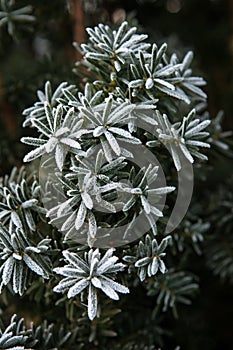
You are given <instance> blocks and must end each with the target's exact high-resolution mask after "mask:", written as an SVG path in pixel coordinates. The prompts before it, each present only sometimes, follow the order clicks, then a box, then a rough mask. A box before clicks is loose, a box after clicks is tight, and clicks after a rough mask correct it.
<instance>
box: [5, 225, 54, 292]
mask: <svg viewBox="0 0 233 350" xmlns="http://www.w3.org/2000/svg"><path fill="white" fill-rule="evenodd" d="M50 241H51V240H50V239H43V240H42V241H40V242H39V243H38V244H37V245H35V244H34V243H32V242H31V241H30V240H29V239H28V238H27V237H26V236H25V234H24V232H23V231H22V230H21V229H16V230H12V229H8V230H7V229H6V228H5V227H4V226H2V225H0V250H1V252H0V256H1V262H2V263H1V267H0V274H1V285H0V288H1V290H2V288H3V287H4V286H7V285H8V284H10V285H11V286H12V288H13V292H14V293H15V294H19V295H23V293H24V291H25V290H26V289H27V287H28V284H29V282H30V275H31V273H35V274H36V275H38V276H41V277H42V278H43V279H49V276H50V275H51V272H52V264H51V261H50V258H49V256H48V251H49V249H50V246H49V244H50Z"/></svg>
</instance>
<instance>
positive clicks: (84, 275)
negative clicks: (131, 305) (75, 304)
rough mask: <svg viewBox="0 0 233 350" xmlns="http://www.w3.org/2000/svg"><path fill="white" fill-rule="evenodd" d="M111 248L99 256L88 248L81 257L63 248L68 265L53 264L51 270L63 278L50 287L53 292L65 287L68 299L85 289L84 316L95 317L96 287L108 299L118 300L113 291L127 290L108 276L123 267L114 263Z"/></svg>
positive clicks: (96, 303)
mask: <svg viewBox="0 0 233 350" xmlns="http://www.w3.org/2000/svg"><path fill="white" fill-rule="evenodd" d="M113 251H114V249H109V250H108V251H107V252H106V253H105V255H104V256H103V257H102V258H101V254H100V253H99V250H98V249H96V250H95V251H93V250H90V251H89V252H88V253H86V254H85V257H84V259H85V260H83V259H81V258H80V257H79V256H78V255H77V254H75V253H70V252H69V251H64V252H63V256H64V258H65V259H66V260H67V262H68V265H65V266H64V267H57V268H55V269H54V271H55V272H56V273H57V274H60V275H62V276H64V277H65V278H64V279H63V280H62V281H61V282H60V283H59V284H58V285H57V286H56V287H55V288H54V291H55V292H58V293H63V292H65V291H67V290H68V294H67V297H68V298H72V297H74V296H76V295H78V294H80V293H81V292H82V291H83V290H85V289H86V288H88V317H89V318H90V319H91V320H93V319H94V318H95V317H96V316H97V307H98V299H97V290H98V289H100V290H102V292H104V293H105V294H106V295H107V296H108V297H109V298H111V299H113V300H119V296H118V294H117V293H124V294H125V293H129V289H128V288H127V287H125V286H123V285H121V284H119V283H118V282H115V281H114V280H113V279H112V278H110V277H109V276H112V274H116V273H117V272H119V271H122V270H123V269H124V264H122V263H117V260H118V257H116V256H113Z"/></svg>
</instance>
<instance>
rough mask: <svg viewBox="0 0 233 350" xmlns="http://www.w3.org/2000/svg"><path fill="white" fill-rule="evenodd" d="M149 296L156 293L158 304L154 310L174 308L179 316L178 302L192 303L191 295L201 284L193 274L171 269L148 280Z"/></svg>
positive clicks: (174, 311) (175, 315)
mask: <svg viewBox="0 0 233 350" xmlns="http://www.w3.org/2000/svg"><path fill="white" fill-rule="evenodd" d="M145 286H146V289H147V294H148V296H154V295H156V298H157V300H156V303H157V306H156V307H155V309H154V312H155V313H157V312H158V310H159V309H160V308H161V309H162V311H163V312H165V311H167V310H168V309H169V308H171V309H172V312H173V315H174V317H176V318H177V317H178V313H177V304H179V303H181V304H185V305H190V304H191V300H190V297H192V296H193V295H195V293H196V292H197V290H198V288H199V285H198V284H197V283H196V278H195V277H194V276H193V275H192V274H188V273H186V272H184V271H179V272H176V271H174V269H170V270H169V271H168V272H167V273H166V274H162V275H158V277H156V278H155V279H154V280H153V279H150V280H148V283H147V284H146V285H145Z"/></svg>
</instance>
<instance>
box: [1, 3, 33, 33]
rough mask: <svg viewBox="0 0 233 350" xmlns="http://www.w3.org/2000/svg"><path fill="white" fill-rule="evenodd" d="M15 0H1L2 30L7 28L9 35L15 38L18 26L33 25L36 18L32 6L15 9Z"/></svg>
mask: <svg viewBox="0 0 233 350" xmlns="http://www.w3.org/2000/svg"><path fill="white" fill-rule="evenodd" d="M14 3H15V1H14V0H1V2H0V10H1V11H0V28H1V27H3V26H7V31H8V34H9V35H11V36H13V37H15V35H16V32H17V30H16V28H17V25H18V24H21V23H23V24H25V23H32V22H34V21H35V19H36V18H35V17H34V16H32V14H31V13H32V10H33V8H32V6H24V7H21V8H17V9H15V8H14V7H15V6H14Z"/></svg>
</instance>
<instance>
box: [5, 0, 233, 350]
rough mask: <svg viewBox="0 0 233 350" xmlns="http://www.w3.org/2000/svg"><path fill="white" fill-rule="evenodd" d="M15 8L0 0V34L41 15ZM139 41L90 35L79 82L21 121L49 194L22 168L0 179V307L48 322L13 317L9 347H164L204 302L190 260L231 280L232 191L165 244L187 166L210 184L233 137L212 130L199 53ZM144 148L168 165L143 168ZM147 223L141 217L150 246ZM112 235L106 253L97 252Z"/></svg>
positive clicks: (48, 94) (130, 31)
mask: <svg viewBox="0 0 233 350" xmlns="http://www.w3.org/2000/svg"><path fill="white" fill-rule="evenodd" d="M11 5H12V2H7V1H2V2H1V6H2V8H3V11H2V12H0V17H1V18H2V19H1V20H0V21H1V22H0V23H1V24H2V25H7V26H8V32H9V34H10V35H13V34H14V26H15V24H16V23H17V24H18V22H21V21H28V22H29V21H30V22H31V21H34V17H33V16H32V15H31V7H24V8H21V9H14V7H11ZM17 28H18V27H17ZM136 32H137V28H136V27H131V26H130V25H129V24H128V23H127V22H123V23H122V24H121V25H120V26H119V28H117V29H115V30H113V29H111V28H110V26H108V25H104V24H99V25H98V26H96V27H94V28H93V29H91V28H88V29H87V33H88V35H89V38H88V40H87V43H86V44H81V46H80V47H78V48H79V49H80V50H81V52H82V54H83V59H82V60H81V61H80V62H78V63H77V64H76V68H75V73H76V74H77V75H78V77H79V81H78V82H77V83H76V84H70V83H68V82H67V81H68V79H66V80H67V81H65V82H59V83H58V84H57V87H55V88H54V86H55V84H54V83H53V84H52V83H51V82H50V81H47V82H46V83H45V86H44V90H38V92H37V97H38V100H37V101H36V102H35V103H34V104H33V103H32V102H31V103H30V104H31V107H28V108H26V109H24V111H23V115H24V117H25V120H24V122H23V126H24V127H30V130H29V131H28V132H29V134H28V135H24V136H23V137H22V138H21V141H22V143H24V144H26V145H29V146H32V147H33V148H34V149H33V150H31V151H30V152H29V153H27V154H26V155H25V157H24V162H33V161H34V160H39V159H41V160H42V161H41V166H42V169H43V171H46V172H47V173H46V175H44V174H43V175H44V177H45V179H46V181H45V183H46V185H45V188H44V189H42V186H41V185H39V179H38V178H37V175H36V173H35V172H34V171H32V170H31V174H30V176H29V175H28V173H29V171H27V170H25V169H26V167H25V168H24V167H21V168H20V169H19V170H17V169H16V168H14V169H13V170H12V172H11V174H10V175H9V176H5V177H3V178H1V179H0V219H1V224H0V276H1V296H2V304H1V305H0V306H1V307H3V309H4V308H6V305H7V304H9V303H10V302H11V300H15V299H11V298H16V297H15V296H14V294H19V295H20V296H21V297H22V298H23V299H22V304H23V303H25V304H26V303H27V301H29V307H30V305H33V308H34V309H35V310H34V311H33V315H34V316H35V315H36V314H37V316H38V314H39V319H38V322H37V323H38V324H39V325H38V326H34V325H33V324H31V326H30V329H27V328H26V327H25V326H24V323H23V319H20V320H19V321H16V316H13V318H12V319H11V321H10V325H9V326H8V327H6V328H4V327H3V329H2V330H1V332H0V346H1V348H3V349H19V350H21V349H28V348H32V347H33V348H35V349H43V350H46V349H48V350H52V349H53V350H55V349H62V350H63V349H71V350H73V349H83V350H85V349H88V350H90V349H93V350H95V349H106V348H111V349H119V348H121V349H125V350H140V349H144V350H146V349H148V350H155V349H158V346H160V345H161V344H162V345H161V346H162V348H163V341H162V340H161V339H163V338H165V337H166V336H167V335H168V334H169V332H167V331H166V323H164V324H163V320H164V319H165V320H169V322H170V319H169V312H168V313H166V311H168V310H172V312H173V315H174V316H175V317H176V318H178V312H177V309H178V305H179V308H180V309H181V310H186V306H187V305H190V304H191V300H192V297H193V296H194V295H196V294H197V291H198V278H197V277H196V276H195V275H194V274H193V273H192V272H186V271H193V270H195V269H194V266H192V258H193V255H194V256H195V257H196V258H197V256H196V255H195V254H193V250H194V251H195V253H197V254H198V255H199V256H198V258H200V255H201V254H202V251H204V256H205V257H206V264H207V266H208V268H210V269H211V270H212V271H213V273H214V274H217V275H219V276H220V277H221V278H222V279H225V280H229V281H231V280H232V278H231V276H232V271H233V259H232V249H233V247H232V237H231V236H232V235H231V233H232V196H231V194H229V193H230V191H229V187H230V186H231V182H229V185H228V188H224V189H221V190H219V192H217V194H216V197H215V196H213V197H212V196H211V203H214V205H212V204H210V205H209V206H208V208H207V209H208V210H207V213H205V209H206V201H204V203H203V202H202V200H200V201H198V203H197V206H198V210H197V212H195V210H194V212H195V213H194V214H192V213H189V214H187V217H186V218H185V220H184V221H183V222H182V223H181V225H180V226H179V227H177V228H176V230H175V231H174V232H172V233H171V235H170V236H165V225H166V224H167V222H168V220H169V214H170V211H171V208H172V206H173V204H174V203H175V199H176V191H175V190H176V188H177V190H178V186H177V177H179V174H180V171H181V170H182V159H183V158H185V159H186V160H187V161H188V162H189V163H191V164H193V167H194V170H195V171H196V172H197V173H198V177H197V178H198V179H202V181H203V179H205V178H207V176H208V171H207V170H209V168H208V167H207V165H206V164H204V161H207V160H208V158H207V155H208V157H209V159H210V160H212V157H211V155H212V148H214V149H215V151H216V152H219V149H221V150H222V151H223V153H224V154H229V155H231V154H232V151H231V140H230V136H231V135H232V134H231V133H230V132H223V131H222V126H221V119H222V116H221V114H219V115H217V117H216V118H215V119H212V120H211V117H210V115H209V114H208V113H205V112H203V108H204V107H203V106H205V101H206V93H205V92H204V91H203V90H202V87H203V86H204V85H205V81H204V79H203V78H202V77H200V76H196V74H195V73H193V70H192V60H193V53H192V52H190V51H189V52H188V53H187V54H185V55H183V58H182V59H179V58H178V55H177V54H175V53H170V52H169V47H168V45H167V44H166V43H163V44H162V45H160V46H159V45H157V43H154V44H150V43H149V42H147V41H146V39H147V35H145V34H137V33H136ZM77 46H78V45H77V44H76V47H77ZM61 70H62V67H61ZM60 73H61V72H60ZM52 85H53V88H52ZM142 125H143V126H145V130H143V126H142ZM150 131H151V132H150ZM24 133H27V131H26V130H25V132H24ZM139 146H140V147H143V149H144V150H149V152H151V154H152V155H153V156H154V157H157V158H158V159H159V162H160V164H159V163H158V165H157V163H156V165H155V164H152V162H151V161H150V160H148V165H147V166H142V167H140V166H139V165H138V163H137V160H138V159H137V158H138V157H139V155H138V154H135V153H134V150H137V147H139ZM211 147H212V148H211ZM209 148H210V150H209ZM141 149H142V148H141ZM207 149H208V150H207ZM167 150H168V151H169V152H167ZM207 151H208V152H207ZM26 152H27V150H26V151H25V153H26ZM136 153H137V152H136ZM218 154H219V153H218ZM140 156H141V157H142V158H146V153H143V152H142V151H141V154H140ZM194 160H195V161H194ZM53 163H54V164H55V166H54V167H53ZM32 168H33V165H31V168H30V169H32ZM40 170H41V169H40ZM50 171H51V173H50ZM161 172H163V173H164V180H166V181H164V182H163V181H161V179H160V173H161ZM51 174H52V175H53V176H50V175H51ZM40 180H41V179H40ZM166 182H167V183H168V184H169V185H168V186H167V185H166ZM203 183H204V182H203ZM42 190H43V191H45V193H43V205H44V206H45V207H46V208H44V207H43V205H42V201H41V196H40V191H42ZM56 191H57V193H59V194H61V193H62V196H61V197H58V198H56V196H54V194H55V193H56ZM221 191H222V192H221ZM165 195H168V198H167V202H166V205H165V206H164V205H162V204H161V202H160V200H161V199H164V198H165ZM194 201H196V197H194ZM48 203H49V205H48ZM215 203H218V204H219V208H220V209H221V210H218V209H219V208H218V209H216V208H215ZM47 205H48V206H47ZM193 207H194V209H195V205H194V206H193ZM139 215H144V216H145V228H146V229H145V236H144V237H143V236H142V234H141V232H140V231H141V230H142V227H139V226H138V225H137V221H136V218H137V217H138V216H139ZM135 223H136V224H135ZM146 223H147V224H148V227H146ZM123 225H127V227H126V228H123V229H122V231H124V232H123V238H124V243H125V245H124V246H122V245H121V246H118V245H119V244H117V242H118V239H119V237H118V236H117V237H115V236H114V229H115V228H121V226H123ZM102 228H107V229H108V233H107V234H106V235H104V234H102V231H101V229H102ZM143 228H144V227H143ZM223 230H224V232H225V235H224V240H223V239H222V237H221V236H220V232H222V231H223ZM111 234H113V236H111ZM106 237H107V239H108V238H109V240H108V241H107V242H108V244H106V246H105V245H101V244H100V246H101V247H102V248H99V249H96V247H99V246H98V243H99V240H100V242H102V241H101V240H104V239H106ZM132 237H133V238H134V240H133V239H132ZM81 243H82V245H81ZM114 244H115V246H118V247H117V249H115V250H114V249H113V248H110V247H112V246H114ZM190 247H191V249H190ZM113 253H114V255H113ZM189 259H190V260H189ZM119 260H120V261H124V262H126V264H123V263H121V262H119ZM200 261H201V258H200V260H198V262H199V263H201V262H200ZM126 267H127V268H126ZM202 268H203V267H201V269H202ZM197 270H198V267H197ZM59 275H61V276H62V278H60V277H59ZM119 279H120V282H121V283H119V282H117V281H118V280H119ZM126 285H127V286H128V287H129V288H128V287H126ZM119 293H122V294H129V293H130V296H128V295H125V296H124V297H122V298H119V295H118V294H119ZM106 296H107V297H108V298H106ZM20 300H21V299H20ZM115 301H118V305H119V307H120V309H121V310H120V309H115V304H114V303H115ZM182 305H183V308H182ZM11 313H12V311H11ZM142 315H143V318H142ZM167 315H168V316H167ZM113 316H114V317H113ZM166 317H167V318H166ZM43 320H44V321H43ZM46 320H47V321H46ZM169 322H168V324H169ZM122 324H124V327H122ZM119 325H120V326H119ZM118 328H119V329H118ZM136 333H138V335H135V334H136ZM116 336H118V338H117V339H116V340H114V337H116ZM111 338H113V339H111ZM118 339H119V341H118ZM1 342H2V343H1ZM165 343H166V342H165ZM177 343H179V342H176V341H175V342H174V343H173V344H172V345H171V346H170V347H169V348H174V347H175V345H176V344H177ZM168 344H169V342H168ZM176 349H177V350H178V348H176Z"/></svg>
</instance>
